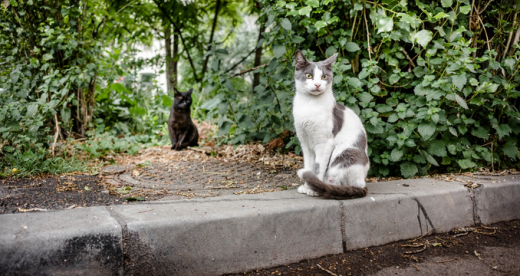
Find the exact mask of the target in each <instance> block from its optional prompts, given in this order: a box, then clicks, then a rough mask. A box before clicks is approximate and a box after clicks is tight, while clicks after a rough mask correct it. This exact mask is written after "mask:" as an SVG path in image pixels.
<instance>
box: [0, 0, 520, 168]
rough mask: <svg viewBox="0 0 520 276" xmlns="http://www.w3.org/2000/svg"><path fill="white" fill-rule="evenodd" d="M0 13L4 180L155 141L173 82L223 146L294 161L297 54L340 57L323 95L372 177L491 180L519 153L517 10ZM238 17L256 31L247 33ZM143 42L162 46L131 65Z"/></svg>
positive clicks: (316, 1)
mask: <svg viewBox="0 0 520 276" xmlns="http://www.w3.org/2000/svg"><path fill="white" fill-rule="evenodd" d="M0 9H1V11H0V25H1V28H0V89H2V90H0V168H2V169H0V173H1V174H3V175H11V174H12V173H11V168H13V167H20V168H22V170H25V172H27V173H29V172H35V170H34V168H31V165H30V164H36V163H35V162H33V161H30V160H39V161H41V162H47V165H45V166H44V165H38V166H41V167H43V168H44V169H42V170H38V171H37V172H36V173H39V172H46V171H47V172H58V171H59V170H56V169H52V168H57V167H60V166H61V165H52V164H58V163H59V162H55V161H56V160H69V159H70V158H73V156H75V154H76V150H79V151H83V152H86V153H87V154H88V156H90V157H91V158H99V157H102V156H105V155H107V154H111V153H114V152H127V153H135V152H136V151H138V150H139V149H140V148H142V147H144V146H151V145H160V144H165V143H168V139H167V136H166V135H162V134H166V133H167V131H166V118H167V116H168V115H169V107H170V105H171V89H172V87H174V86H177V87H179V88H181V89H187V88H195V91H196V92H195V94H194V95H195V96H194V105H193V116H194V117H195V118H196V119H199V120H208V121H212V122H214V123H216V124H218V126H219V131H218V135H219V137H220V138H219V139H220V140H219V141H220V142H221V143H232V144H242V143H248V142H252V141H260V142H262V143H268V142H270V141H273V140H276V141H278V142H281V145H283V148H282V149H280V150H282V151H292V150H294V151H296V152H297V153H299V151H300V150H299V146H298V141H297V139H296V137H295V136H294V128H293V121H292V120H293V119H292V115H291V109H292V97H293V96H294V92H295V91H294V80H293V78H292V76H293V73H294V64H293V56H294V53H295V51H296V50H298V49H300V50H303V52H304V54H305V55H306V56H307V58H308V59H310V60H322V59H325V58H326V57H328V56H330V55H332V54H333V53H335V52H338V53H339V54H340V56H339V58H338V60H337V62H336V64H335V65H334V74H335V77H334V93H335V96H336V99H337V100H338V101H339V102H342V103H343V104H345V105H347V106H349V107H350V108H352V109H353V110H354V111H355V112H356V113H358V114H359V115H360V118H361V119H362V121H363V123H364V125H365V127H366V129H367V131H368V135H369V137H368V141H369V155H370V160H371V165H372V169H371V171H370V174H372V175H376V176H387V175H401V176H405V177H411V176H414V175H424V174H427V173H435V172H459V171H463V170H474V169H476V168H478V167H491V168H492V169H499V168H500V169H503V168H511V167H514V166H515V165H516V164H517V163H518V158H520V153H519V151H518V134H519V133H520V121H519V120H520V113H519V112H518V108H519V107H520V103H518V102H517V98H518V96H519V91H518V90H517V87H518V84H519V83H520V77H519V75H518V70H519V68H520V67H519V63H518V59H519V58H520V51H518V41H519V37H520V27H519V25H520V24H519V21H520V18H518V16H517V15H518V11H519V3H517V2H516V1H512V0H501V1H490V2H487V1H485V2H483V1H469V0H464V1H458V0H441V1H428V2H422V1H415V0H414V1H412V0H410V1H406V0H401V1H390V0H381V1H357V0H345V1H331V0H321V1H320V0H302V1H271V0H262V1H245V2H233V1H221V0H217V1H209V0H208V1H193V2H183V1H169V2H161V1H152V2H147V1H141V0H132V1H121V0H119V1H110V2H109V1H104V0H84V1H76V0H68V1H46V2H43V1H39V0H29V1H17V0H9V1H7V0H6V1H3V3H2V6H1V7H0ZM246 16H248V17H249V18H256V19H257V20H256V26H253V27H251V26H250V27H248V28H244V26H246V25H247V24H250V22H249V21H251V20H249V21H248V20H244V19H243V18H244V17H246ZM154 39H155V40H162V41H164V42H165V45H170V47H167V48H166V49H167V50H166V51H165V52H164V53H163V54H161V55H158V56H156V57H154V58H151V59H147V60H142V59H137V58H135V53H136V47H135V46H137V45H142V44H146V45H150V44H151V43H152V41H154ZM150 64H155V65H159V66H160V65H162V64H165V65H166V68H167V69H166V71H167V75H168V89H167V91H161V90H160V89H159V88H158V87H157V86H156V85H154V84H152V88H150V84H149V83H142V82H140V80H139V78H138V76H137V75H136V72H137V71H138V70H139V68H142V67H143V66H147V65H150ZM248 68H253V69H254V70H246V69H248ZM121 77H124V80H121ZM152 90H153V93H152V92H150V91H152ZM78 138H80V139H85V141H86V142H85V143H83V144H81V145H77V146H75V147H74V148H73V150H71V151H61V152H60V151H57V150H56V149H54V148H53V145H55V141H58V143H61V145H64V144H65V145H68V144H69V142H71V143H73V141H74V140H76V139H78ZM278 145H280V143H278ZM59 148H60V147H59ZM61 148H63V147H61ZM58 156H59V157H58ZM56 158H58V159H56ZM59 158H61V159H59ZM74 160H76V159H74ZM51 161H52V162H51ZM17 164H21V165H17ZM24 164H25V165H24ZM38 164H43V163H38ZM78 164H79V163H78ZM78 166H80V167H81V165H78ZM61 167H63V166H61ZM77 168H78V167H77V166H72V167H71V168H70V170H77Z"/></svg>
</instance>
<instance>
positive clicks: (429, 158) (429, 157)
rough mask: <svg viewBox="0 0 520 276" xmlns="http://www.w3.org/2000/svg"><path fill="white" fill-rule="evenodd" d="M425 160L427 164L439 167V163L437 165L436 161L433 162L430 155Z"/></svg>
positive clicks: (433, 159)
mask: <svg viewBox="0 0 520 276" xmlns="http://www.w3.org/2000/svg"><path fill="white" fill-rule="evenodd" d="M426 160H428V162H429V163H430V164H432V165H434V166H437V167H438V166H439V163H437V160H435V158H433V156H431V155H429V154H428V155H426Z"/></svg>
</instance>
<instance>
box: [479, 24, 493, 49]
mask: <svg viewBox="0 0 520 276" xmlns="http://www.w3.org/2000/svg"><path fill="white" fill-rule="evenodd" d="M477 17H478V20H479V21H480V24H482V29H484V34H486V44H487V46H488V50H489V51H490V52H491V46H490V45H489V37H488V34H487V31H486V26H484V22H482V19H481V18H480V15H477Z"/></svg>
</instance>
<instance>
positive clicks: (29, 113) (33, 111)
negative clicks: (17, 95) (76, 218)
mask: <svg viewBox="0 0 520 276" xmlns="http://www.w3.org/2000/svg"><path fill="white" fill-rule="evenodd" d="M37 111H38V104H37V103H33V104H30V105H28V106H27V115H26V116H27V117H28V118H32V117H33V116H34V114H36V112H37Z"/></svg>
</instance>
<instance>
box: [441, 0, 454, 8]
mask: <svg viewBox="0 0 520 276" xmlns="http://www.w3.org/2000/svg"><path fill="white" fill-rule="evenodd" d="M441 5H442V7H443V8H449V7H451V6H452V5H453V0H441Z"/></svg>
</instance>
